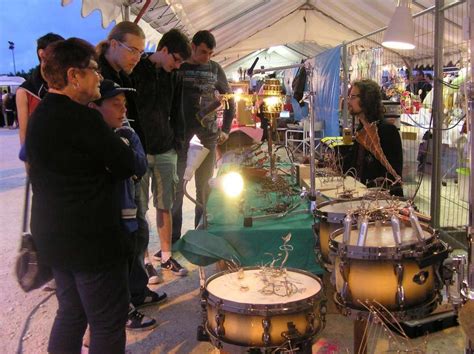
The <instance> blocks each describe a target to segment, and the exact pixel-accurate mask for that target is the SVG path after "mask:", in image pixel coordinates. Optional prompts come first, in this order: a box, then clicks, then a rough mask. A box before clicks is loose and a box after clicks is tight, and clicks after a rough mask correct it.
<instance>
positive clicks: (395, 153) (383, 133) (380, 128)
mask: <svg viewBox="0 0 474 354" xmlns="http://www.w3.org/2000/svg"><path fill="white" fill-rule="evenodd" d="M348 98H349V102H348V109H349V113H350V114H351V115H353V116H355V118H357V119H358V121H359V127H358V128H357V132H361V133H362V130H364V129H365V128H364V124H363V121H364V122H365V123H368V124H375V125H376V128H377V129H376V130H377V134H378V137H379V140H380V148H381V151H382V152H383V154H384V155H385V157H386V159H387V160H388V162H389V163H390V165H391V166H392V167H393V169H394V170H395V172H396V173H397V174H398V175H399V176H402V169H403V150H402V140H401V138H400V133H399V132H398V129H397V128H396V127H395V125H393V124H388V123H385V122H384V121H383V106H382V96H381V91H380V87H379V85H378V84H377V83H376V82H375V81H372V80H360V81H356V82H354V83H353V84H352V88H351V91H350V95H349V97H348ZM349 160H350V161H349V167H354V168H355V169H356V170H357V177H358V178H359V180H360V181H361V182H362V183H364V184H365V185H367V186H368V187H375V186H377V185H378V182H379V179H380V178H382V179H384V178H388V179H390V180H391V181H395V180H396V177H395V176H393V175H391V174H390V173H389V172H388V171H387V168H386V167H385V166H384V165H383V164H382V163H381V161H379V160H378V158H377V157H376V156H374V154H372V153H371V152H369V151H368V150H366V149H365V148H364V147H363V146H362V145H361V144H360V143H359V142H357V141H356V142H355V143H354V146H353V150H352V155H350V156H349ZM382 186H383V187H388V188H389V189H390V193H391V194H393V195H397V196H403V189H402V187H401V183H400V181H398V182H397V183H396V184H394V185H388V186H387V185H386V184H385V183H384V184H383V185H382Z"/></svg>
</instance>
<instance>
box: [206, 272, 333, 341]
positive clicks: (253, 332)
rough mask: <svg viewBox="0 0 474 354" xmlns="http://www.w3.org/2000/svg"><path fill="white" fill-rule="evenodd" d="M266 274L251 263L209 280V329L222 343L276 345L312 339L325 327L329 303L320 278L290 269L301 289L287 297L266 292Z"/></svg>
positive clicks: (212, 337)
mask: <svg viewBox="0 0 474 354" xmlns="http://www.w3.org/2000/svg"><path fill="white" fill-rule="evenodd" d="M260 272H261V270H260V268H256V267H249V268H244V269H243V271H241V273H240V274H239V272H232V273H228V272H222V273H218V274H216V275H214V276H212V277H211V278H209V279H208V281H207V282H206V285H205V291H204V292H203V295H202V299H203V301H205V302H206V304H207V322H206V331H207V332H208V333H209V335H210V338H211V341H212V342H213V344H214V345H216V347H218V348H224V349H226V346H239V347H248V348H273V347H278V346H280V345H282V344H283V343H285V342H286V341H287V339H288V338H289V337H294V342H300V341H307V340H311V339H312V338H313V337H314V336H316V334H317V333H319V331H320V330H321V329H322V327H323V323H324V313H325V305H324V301H322V298H323V295H322V294H323V292H322V283H321V280H320V279H319V278H318V277H316V276H314V275H313V274H311V273H308V272H305V271H302V270H298V269H287V272H286V277H287V279H288V280H290V281H291V282H292V283H294V284H295V285H296V286H297V287H298V291H297V292H296V293H294V294H292V295H290V296H281V294H276V293H271V294H268V293H267V294H264V293H262V289H263V288H264V287H265V284H264V282H263V281H262V280H261V277H260V276H259V273H260ZM242 276H243V278H242ZM282 290H283V289H280V291H282Z"/></svg>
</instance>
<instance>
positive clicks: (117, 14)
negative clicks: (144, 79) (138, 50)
mask: <svg viewBox="0 0 474 354" xmlns="http://www.w3.org/2000/svg"><path fill="white" fill-rule="evenodd" d="M72 2H73V0H61V5H62V6H67V5H69V4H70V3H72ZM125 2H126V1H124V0H105V1H98V0H82V10H81V14H82V17H87V16H89V15H90V14H91V13H92V12H93V11H94V10H98V11H100V12H101V15H102V16H101V17H102V27H103V28H106V27H108V26H109V25H110V23H111V22H112V21H115V22H121V21H122V20H123V17H122V4H123V3H125ZM136 17H137V16H135V15H133V14H131V15H130V20H131V21H133V20H134V19H135V18H136ZM139 25H140V27H141V28H142V29H143V31H144V32H145V35H146V38H147V46H148V45H150V46H154V45H156V44H157V43H158V42H159V40H160V38H161V36H162V34H161V33H160V32H158V31H157V30H156V29H154V28H153V27H151V26H150V24H149V23H147V22H146V21H144V20H140V21H139Z"/></svg>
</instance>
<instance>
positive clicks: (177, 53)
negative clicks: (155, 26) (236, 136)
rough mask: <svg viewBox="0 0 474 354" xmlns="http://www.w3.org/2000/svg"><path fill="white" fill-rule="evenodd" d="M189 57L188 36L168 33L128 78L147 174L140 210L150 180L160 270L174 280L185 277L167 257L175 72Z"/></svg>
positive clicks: (177, 95)
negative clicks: (134, 96) (134, 91)
mask: <svg viewBox="0 0 474 354" xmlns="http://www.w3.org/2000/svg"><path fill="white" fill-rule="evenodd" d="M190 55H191V48H190V46H189V41H188V39H187V37H186V36H185V35H184V34H183V33H182V32H181V31H179V30H177V29H172V30H170V31H168V32H167V33H165V34H164V35H163V37H162V38H161V40H160V42H159V43H158V48H157V50H156V52H155V53H153V54H151V55H149V56H147V57H145V58H143V59H142V60H141V61H140V63H139V64H138V65H137V67H136V68H135V70H134V71H133V73H132V75H131V77H132V79H133V81H134V82H135V88H136V89H137V103H138V105H137V107H138V110H139V113H140V118H139V119H140V125H141V126H142V127H143V132H144V136H145V150H146V153H147V160H148V170H147V173H146V174H145V176H143V178H142V180H141V181H140V187H139V189H140V191H141V197H140V198H139V200H140V202H141V203H142V205H141V206H140V207H139V209H141V210H142V211H146V210H147V209H148V192H149V187H150V180H151V189H152V192H153V205H154V207H155V208H156V224H157V228H158V235H159V238H160V245H161V251H162V254H161V259H160V260H161V269H162V270H167V271H171V272H172V273H173V274H175V275H178V276H184V275H186V274H187V272H188V271H187V269H186V268H184V267H182V266H181V265H180V264H179V263H178V261H176V259H174V258H173V257H172V253H171V231H172V218H171V209H172V208H173V202H174V200H175V194H176V189H177V187H178V186H177V184H178V175H177V159H178V156H177V152H176V151H177V150H179V149H181V148H182V145H183V142H184V131H185V125H184V116H183V111H182V110H183V102H182V80H181V76H180V75H179V73H178V72H177V71H176V70H177V69H179V67H180V66H181V64H182V63H183V61H184V60H186V59H187V58H188V57H189V56H190ZM145 262H146V263H148V262H149V260H146V261H145Z"/></svg>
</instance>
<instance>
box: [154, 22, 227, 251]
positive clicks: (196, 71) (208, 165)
mask: <svg viewBox="0 0 474 354" xmlns="http://www.w3.org/2000/svg"><path fill="white" fill-rule="evenodd" d="M215 47H216V40H215V38H214V36H213V34H212V33H211V32H210V31H206V30H203V31H199V32H197V33H196V34H195V35H194V37H193V39H192V43H191V49H192V50H191V57H190V58H189V60H188V61H187V62H186V63H184V64H183V65H182V66H181V69H180V71H181V74H182V75H183V100H184V102H186V104H185V105H184V116H185V120H186V140H185V143H184V145H183V148H182V149H180V150H179V151H178V176H179V183H178V190H177V193H176V199H175V202H174V205H173V234H172V241H173V242H176V241H177V240H179V238H180V237H181V226H182V222H183V214H182V208H183V197H184V191H183V176H184V170H185V169H186V156H187V152H188V146H189V142H190V141H191V138H192V137H193V136H194V135H196V136H197V137H198V138H199V140H200V141H201V143H202V144H203V145H204V146H205V147H206V148H208V149H209V150H210V152H209V154H208V155H207V157H206V158H205V160H204V161H203V163H202V164H201V166H200V167H199V168H198V169H197V170H196V174H195V183H196V200H197V201H198V203H199V204H201V205H202V203H203V202H204V201H205V200H207V196H208V195H209V185H208V181H209V179H210V178H211V177H212V175H213V173H214V164H215V159H216V146H217V144H222V143H224V142H225V141H226V140H227V138H228V136H229V135H228V134H229V131H230V128H231V125H232V119H233V118H234V101H233V100H229V106H228V107H226V108H225V109H224V120H223V124H222V128H221V129H218V127H217V119H216V118H217V117H216V113H212V114H211V117H212V118H213V119H207V120H206V124H202V123H201V122H200V121H199V120H198V119H197V118H196V117H197V113H198V112H199V111H200V110H201V109H203V108H205V107H208V106H209V105H210V104H212V103H213V102H215V100H216V98H215V91H218V92H219V93H222V94H224V93H231V92H232V91H231V89H230V87H229V83H228V82H227V77H226V75H225V73H224V70H222V68H221V66H220V65H219V64H218V63H216V62H215V61H212V60H211V56H212V54H213V52H214V48H215ZM212 115H213V116H212ZM202 212H203V211H202V208H201V207H200V206H196V209H195V218H194V224H195V226H197V225H198V223H199V221H200V220H201V216H202ZM160 257H161V254H160V252H158V253H157V254H155V258H157V259H160Z"/></svg>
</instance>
